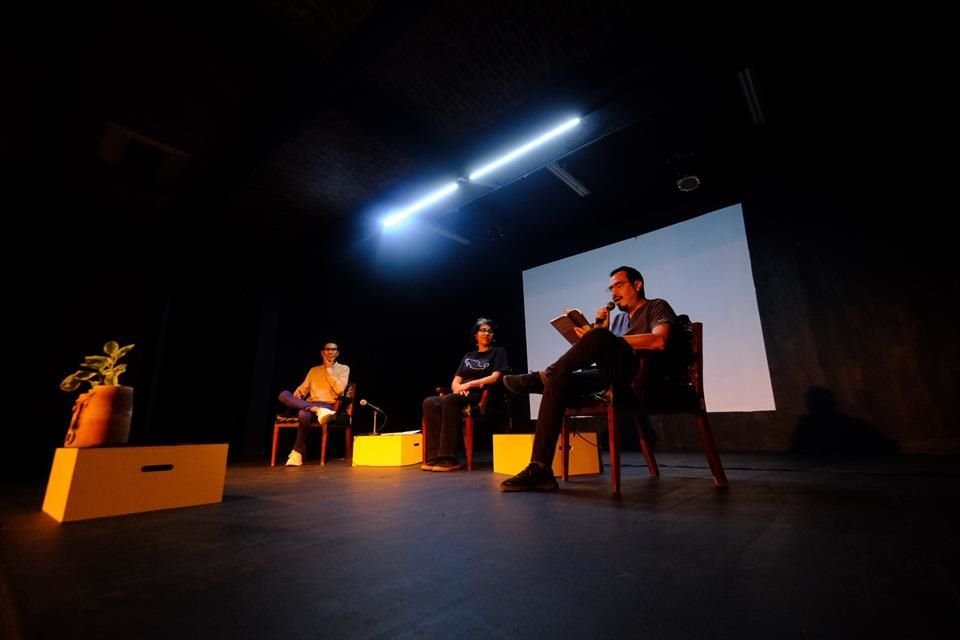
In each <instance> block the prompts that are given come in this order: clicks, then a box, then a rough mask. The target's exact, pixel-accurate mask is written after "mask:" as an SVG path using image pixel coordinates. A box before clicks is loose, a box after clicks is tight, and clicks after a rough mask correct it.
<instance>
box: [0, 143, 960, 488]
mask: <svg viewBox="0 0 960 640" xmlns="http://www.w3.org/2000/svg"><path fill="white" fill-rule="evenodd" d="M760 157H764V158H772V160H771V161H770V162H767V163H764V167H763V168H762V169H756V170H754V171H752V172H748V174H749V175H750V176H751V177H750V178H749V179H747V180H745V181H744V182H743V183H742V184H740V185H739V186H737V187H736V188H730V189H727V190H725V191H723V192H720V191H711V190H710V189H708V188H705V189H704V190H703V191H702V192H700V193H697V192H695V193H694V194H689V197H685V198H683V199H679V198H677V197H676V196H671V197H669V198H663V199H662V200H657V201H646V202H632V201H629V200H627V199H623V200H616V199H614V200H612V201H610V200H607V201H605V200H604V199H603V198H602V195H601V194H597V197H596V198H594V199H584V200H582V201H578V204H577V206H578V207H581V209H582V210H580V211H579V213H577V215H570V220H572V222H573V225H572V226H570V224H567V225H566V226H560V225H555V226H551V225H550V224H549V223H548V222H542V221H541V223H539V224H535V223H532V222H531V224H530V225H528V227H523V226H522V225H520V224H519V223H518V222H511V220H518V219H519V217H520V215H522V213H523V212H524V211H526V212H527V213H528V215H529V216H530V217H531V220H532V219H533V217H534V216H535V215H546V216H547V217H546V218H545V220H547V221H549V220H550V219H551V218H550V215H551V214H552V211H549V210H548V211H547V212H546V214H544V213H543V212H542V211H541V212H539V214H538V200H537V194H536V191H534V192H533V197H532V198H531V197H530V196H529V194H528V195H525V192H524V191H523V189H524V188H525V187H523V186H521V187H518V188H517V190H514V191H510V190H504V192H503V193H502V194H500V195H499V196H497V198H499V200H498V199H497V198H491V199H489V201H488V202H486V203H485V204H484V205H483V206H484V207H485V208H486V211H485V214H484V215H485V216H486V219H487V220H488V222H489V221H492V222H489V224H490V226H489V228H490V229H491V230H492V231H493V232H490V233H486V234H484V235H475V236H474V237H475V238H476V240H475V242H474V243H473V244H472V245H471V246H469V247H465V246H463V245H460V244H458V243H455V242H453V241H450V240H449V239H446V238H443V237H441V236H437V235H436V234H433V235H432V236H421V237H420V239H419V240H418V239H417V238H412V239H410V240H409V241H408V243H407V246H406V250H405V251H404V252H399V253H397V252H394V253H393V254H390V253H389V252H386V251H384V250H382V249H383V247H382V246H379V245H378V240H377V238H376V236H375V235H373V234H367V233H366V232H364V233H359V232H358V230H357V228H355V227H348V226H346V225H326V226H325V225H320V224H317V223H304V222H303V221H300V222H298V223H296V224H292V223H290V222H289V221H284V220H278V219H275V218H273V217H271V216H270V215H269V214H266V213H265V214H264V216H263V218H256V217H253V215H252V214H250V213H248V214H246V215H247V217H246V218H237V217H235V216H233V215H231V212H229V211H215V212H214V213H211V212H210V211H208V210H205V209H203V208H195V209H194V210H191V211H185V212H182V213H181V214H180V215H178V216H176V217H172V218H168V219H164V220H161V221H160V222H157V219H156V214H154V217H153V219H151V220H146V221H142V222H139V223H134V222H131V220H130V216H123V215H118V214H117V213H116V212H112V213H111V214H110V215H106V216H100V217H97V216H94V215H91V216H90V217H89V220H84V219H81V216H79V215H78V217H77V218H76V219H73V220H64V219H63V218H61V219H58V220H56V223H55V224H54V223H52V222H48V221H47V220H46V219H45V218H41V217H38V216H35V217H32V218H31V217H29V216H27V217H25V219H24V220H23V221H22V223H23V225H24V226H22V227H21V231H20V232H19V234H17V235H15V236H13V239H14V241H15V242H17V243H19V244H20V247H18V248H19V252H17V253H14V252H8V254H7V255H6V256H5V260H6V263H7V266H6V272H7V273H8V274H10V278H9V281H10V286H9V289H8V301H9V302H10V306H9V308H10V309H11V311H10V313H9V315H10V317H11V319H12V323H11V325H10V327H11V328H10V329H8V341H9V344H10V352H9V353H10V354H11V359H10V362H9V363H8V372H9V373H10V374H11V377H12V379H13V384H12V385H11V386H10V387H8V391H9V393H11V394H16V395H17V400H16V402H15V403H14V406H15V409H14V417H13V419H12V420H11V424H12V425H15V426H13V427H12V428H11V429H10V431H9V433H8V442H9V446H8V447H5V448H4V457H5V462H4V465H3V469H4V474H6V475H12V476H14V477H17V476H34V477H38V476H43V475H45V474H46V473H47V471H48V469H49V463H50V460H51V459H52V452H53V449H54V448H55V447H56V446H58V444H59V443H60V442H62V438H63V435H64V433H65V431H66V426H67V423H68V420H69V415H70V407H71V404H72V400H73V397H74V395H73V394H65V393H63V392H61V391H59V390H58V389H57V385H58V383H59V382H60V380H61V379H62V378H63V377H64V376H65V375H67V374H68V373H70V372H72V371H73V370H74V369H75V368H76V366H77V365H78V363H79V362H80V360H81V358H82V356H83V355H86V354H91V353H96V352H97V351H99V349H100V348H101V346H102V344H103V342H105V341H106V340H111V339H113V340H117V341H119V342H121V343H122V344H127V343H136V345H137V347H136V348H135V349H134V351H133V352H132V353H131V354H130V356H129V358H128V361H129V365H130V367H129V372H128V373H127V374H126V375H125V377H124V380H123V381H124V382H125V383H127V384H131V385H133V386H134V387H135V388H136V404H135V410H134V426H133V433H132V439H131V441H132V442H139V443H151V442H211V441H221V442H222V441H227V442H230V443H231V453H232V455H233V456H234V458H235V459H237V458H241V457H254V458H262V456H264V454H265V453H266V451H267V445H268V442H269V433H270V425H271V417H272V415H273V412H274V410H275V408H276V404H275V397H276V394H277V393H278V392H279V391H280V390H281V389H284V388H289V387H291V386H294V385H296V384H297V383H298V382H299V381H300V380H301V379H302V377H303V375H304V373H305V372H306V370H307V368H308V367H309V366H311V365H313V364H315V363H316V362H318V361H319V349H320V347H321V346H322V344H323V342H324V341H325V340H327V339H335V340H337V341H338V342H339V343H340V345H341V347H342V359H343V361H344V362H346V363H348V364H350V365H351V367H352V368H353V371H354V375H353V379H354V380H355V381H356V382H357V383H358V385H359V393H360V395H361V397H364V398H368V399H369V400H370V401H371V402H372V403H374V404H377V405H378V406H381V407H383V408H384V409H386V410H387V411H388V413H389V414H390V421H391V423H390V428H391V429H400V428H403V429H409V428H416V427H417V425H418V423H419V406H420V402H421V400H422V398H423V397H424V396H425V395H427V394H428V393H430V392H431V389H432V387H433V386H434V385H437V384H446V383H448V382H449V380H450V378H451V376H452V373H453V370H454V367H455V366H456V364H457V362H458V359H459V358H460V356H461V355H462V354H463V353H464V352H465V351H467V350H468V349H469V348H470V347H471V343H470V337H469V334H468V331H469V328H470V326H471V324H472V323H473V321H474V319H475V318H476V317H477V316H478V315H481V314H482V315H488V316H491V317H493V318H494V319H496V320H497V322H498V323H499V325H500V326H499V332H498V340H499V341H500V343H501V344H502V345H504V346H505V347H506V348H507V349H508V351H509V354H510V359H511V364H512V365H513V366H514V368H515V369H516V370H525V368H526V362H525V360H524V357H525V344H524V341H523V334H524V326H523V309H522V285H521V271H522V269H524V268H528V267H531V266H535V265H537V264H541V263H543V262H546V261H549V260H555V259H558V258H561V257H564V256H566V255H571V254H573V253H577V252H580V251H583V250H586V249H590V248H594V247H597V246H601V245H603V244H607V243H609V242H614V241H617V240H621V239H623V238H626V237H630V236H633V235H637V234H639V233H643V232H645V231H649V230H651V229H653V228H656V227H659V226H663V225H665V224H670V223H672V222H676V221H679V220H681V219H686V218H689V217H691V216H693V215H697V214H699V213H706V212H708V211H712V210H714V209H716V208H718V207H721V206H725V205H728V204H731V203H733V202H738V201H740V202H742V203H743V208H744V215H745V221H746V230H747V236H748V241H749V245H750V251H751V257H752V261H753V272H754V279H755V283H756V287H757V298H758V303H759V309H760V315H761V323H762V327H763V331H764V339H765V343H766V348H767V355H768V360H769V365H770V370H771V378H772V382H773V390H774V396H775V400H776V405H777V410H776V411H775V412H762V413H750V414H717V415H714V416H713V422H714V429H715V432H716V437H717V441H718V444H719V445H720V447H721V449H723V450H784V449H788V448H791V447H799V448H801V449H804V450H812V451H818V452H838V451H839V452H844V451H850V452H863V451H875V452H884V451H891V450H894V449H897V450H900V451H907V452H948V451H950V452H955V451H958V450H960V438H958V434H957V428H956V427H957V424H958V420H957V417H958V416H957V410H956V409H955V408H954V407H953V405H952V403H951V402H950V400H951V399H952V395H953V393H954V389H955V388H956V387H957V374H956V369H957V367H956V363H957V361H958V355H960V354H958V346H957V345H958V340H957V331H956V325H955V323H954V322H953V321H952V318H953V316H954V310H955V306H956V305H955V304H954V300H955V299H956V294H957V285H956V278H955V276H954V274H955V271H956V270H955V269H954V268H953V267H952V266H951V261H950V258H949V256H950V255H952V253H953V252H952V251H951V249H952V246H953V244H954V243H953V240H952V238H951V236H950V235H949V234H948V233H946V232H945V231H944V229H943V227H942V226H941V224H940V223H939V222H938V221H937V220H935V213H936V210H934V209H928V208H926V207H923V206H922V205H921V204H920V203H919V201H913V202H912V201H910V200H899V199H893V198H892V197H891V198H889V199H888V198H886V197H885V196H883V197H881V196H877V195H876V194H878V193H884V192H883V191H882V190H880V189H878V186H880V185H882V184H884V180H886V176H882V177H881V176H880V175H872V173H871V171H870V169H871V168H872V167H870V166H867V167H861V168H859V169H857V168H856V167H852V166H847V165H846V164H844V163H842V162H836V163H834V164H820V163H817V162H813V161H810V159H809V157H800V158H797V159H794V160H784V158H785V157H786V155H784V154H780V155H772V156H763V155H762V154H760ZM533 186H536V185H535V183H533V181H532V180H531V187H533ZM869 194H874V195H869ZM34 197H35V198H38V199H39V198H41V196H39V195H34ZM571 197H572V196H571ZM510 202H513V206H514V209H513V210H508V209H507V208H506V207H508V205H509V203H510ZM60 204H61V205H64V203H60ZM540 204H542V202H541V203H540ZM498 207H502V209H501V210H496V209H497V208H498ZM38 208H39V207H38ZM491 209H493V211H491ZM584 212H589V214H590V217H589V218H586V217H583V215H582V214H583V213H584ZM480 213H482V212H478V211H472V212H471V211H465V212H460V213H458V214H454V215H455V216H457V215H459V216H461V217H462V218H463V219H467V218H471V216H472V214H476V215H473V216H472V217H473V218H478V217H481V216H480ZM498 214H499V215H498ZM892 214H898V216H897V217H892ZM578 216H580V217H578ZM198 219H200V220H206V222H203V223H198V222H197V220H198ZM557 219H558V218H557V217H556V216H554V218H553V220H557ZM96 220H99V222H95V221H96ZM891 220H892V222H891ZM291 229H293V231H291ZM424 238H429V240H428V241H425V242H426V244H423V245H419V244H417V243H418V242H419V241H421V240H423V239H424ZM611 266H612V265H597V279H598V282H599V283H600V284H601V285H602V283H603V282H605V281H606V277H607V270H608V269H609V268H610V267H611ZM636 266H638V267H639V268H640V269H641V270H642V269H643V267H644V265H643V263H642V257H641V258H640V259H638V263H637V265H636ZM653 285H654V283H651V286H653ZM664 296H665V297H667V298H668V299H669V295H668V292H664ZM706 331H707V333H708V334H709V331H710V328H709V327H706ZM705 366H707V367H722V366H723V363H715V362H707V363H706V365H705ZM708 391H709V390H708ZM518 405H519V407H520V413H521V415H518V416H517V424H518V425H521V426H522V425H523V424H524V420H525V419H526V418H527V416H526V415H523V412H524V411H525V409H524V407H525V404H524V403H518ZM357 423H358V429H359V430H360V431H363V430H366V429H369V427H370V425H371V423H372V416H371V414H370V413H369V412H368V411H366V410H363V409H360V410H359V411H358V414H357ZM658 428H659V430H660V446H661V447H663V448H666V449H692V450H696V449H697V448H698V446H699V445H698V443H697V441H696V438H695V434H694V430H693V428H692V425H690V424H689V423H686V422H683V421H680V422H678V423H676V421H674V420H671V421H666V420H661V421H658Z"/></svg>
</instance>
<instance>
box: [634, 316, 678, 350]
mask: <svg viewBox="0 0 960 640" xmlns="http://www.w3.org/2000/svg"><path fill="white" fill-rule="evenodd" d="M669 337H670V323H669V322H663V323H661V324H658V325H657V326H655V327H654V328H653V329H652V330H651V331H650V333H634V334H630V335H625V336H623V339H624V340H626V341H627V344H629V345H630V346H631V347H633V350H634V351H641V350H642V351H663V350H664V349H666V348H667V338H669Z"/></svg>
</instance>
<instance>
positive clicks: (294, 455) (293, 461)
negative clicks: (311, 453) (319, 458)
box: [287, 451, 303, 467]
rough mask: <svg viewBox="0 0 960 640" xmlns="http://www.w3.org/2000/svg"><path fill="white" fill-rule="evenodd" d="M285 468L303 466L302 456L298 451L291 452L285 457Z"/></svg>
mask: <svg viewBox="0 0 960 640" xmlns="http://www.w3.org/2000/svg"><path fill="white" fill-rule="evenodd" d="M287 466H288V467H301V466H303V456H302V455H300V452H299V451H291V452H290V455H288V456H287Z"/></svg>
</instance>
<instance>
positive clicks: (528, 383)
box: [503, 371, 543, 394]
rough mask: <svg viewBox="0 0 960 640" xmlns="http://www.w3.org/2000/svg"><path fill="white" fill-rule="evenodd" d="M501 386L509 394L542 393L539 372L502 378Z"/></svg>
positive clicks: (541, 381)
mask: <svg viewBox="0 0 960 640" xmlns="http://www.w3.org/2000/svg"><path fill="white" fill-rule="evenodd" d="M503 386H505V387H506V388H507V390H508V391H510V392H511V393H518V394H521V393H543V380H542V379H541V378H540V372H539V371H531V372H530V373H524V374H523V375H519V376H503Z"/></svg>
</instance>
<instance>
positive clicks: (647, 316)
mask: <svg viewBox="0 0 960 640" xmlns="http://www.w3.org/2000/svg"><path fill="white" fill-rule="evenodd" d="M676 320H677V314H676V313H674V311H673V308H672V307H671V306H670V303H669V302H667V301H666V300H661V299H660V298H654V299H653V300H647V304H645V305H643V306H642V307H640V308H639V309H637V310H636V311H634V312H633V314H632V315H629V316H628V315H627V314H625V313H621V314H620V315H618V316H617V317H616V318H614V319H613V324H611V325H610V331H612V332H613V334H614V335H617V336H621V337H623V336H627V335H632V334H635V333H650V332H652V331H653V328H654V327H655V326H657V325H658V324H663V323H664V322H671V323H673V322H676Z"/></svg>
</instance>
